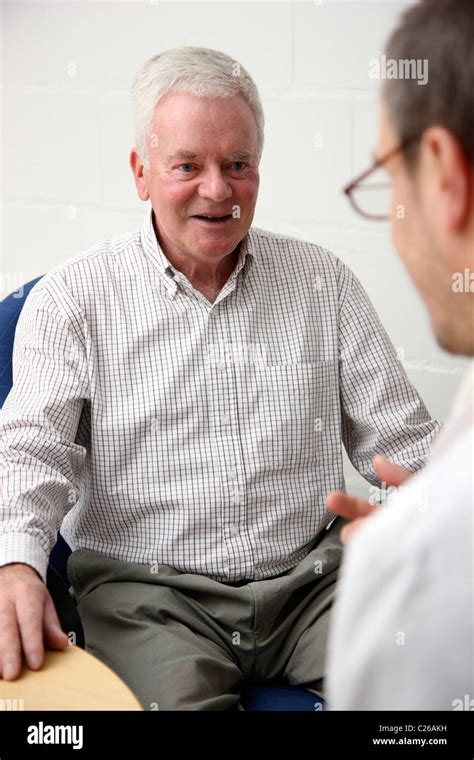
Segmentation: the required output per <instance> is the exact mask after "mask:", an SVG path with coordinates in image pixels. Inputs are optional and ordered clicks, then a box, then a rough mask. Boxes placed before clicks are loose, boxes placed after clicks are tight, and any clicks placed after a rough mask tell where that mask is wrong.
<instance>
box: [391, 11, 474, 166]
mask: <svg viewBox="0 0 474 760" xmlns="http://www.w3.org/2000/svg"><path fill="white" fill-rule="evenodd" d="M385 54H386V56H387V60H388V59H395V60H396V61H400V60H406V59H421V60H425V59H426V60H427V61H428V81H427V83H426V84H418V82H417V80H416V79H386V80H384V82H383V89H382V97H383V99H384V102H385V104H386V106H387V110H388V114H389V118H390V119H391V122H392V124H393V126H394V128H395V130H396V132H397V134H398V137H399V139H400V140H405V139H409V138H416V137H417V136H421V135H422V133H423V131H424V130H425V129H426V128H427V127H429V126H431V125H435V124H437V125H439V126H442V127H445V128H446V129H448V130H449V131H450V132H452V133H453V134H454V135H455V136H456V137H457V139H458V141H459V143H460V145H461V146H462V148H463V150H464V153H465V154H466V156H467V157H468V158H469V160H470V161H471V162H473V163H474V0H421V2H420V3H419V4H418V5H416V6H414V7H411V8H409V9H408V10H407V11H405V13H404V14H403V16H402V18H401V21H400V24H399V26H398V27H397V28H396V29H395V31H394V32H393V33H392V34H391V36H390V38H389V40H388V42H387V45H386V50H385ZM417 147H418V143H417V142H415V143H414V144H413V145H412V147H411V149H410V148H408V149H407V150H406V152H405V158H406V160H407V163H409V164H412V163H414V161H415V160H416V155H417Z"/></svg>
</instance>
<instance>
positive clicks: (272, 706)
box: [0, 277, 326, 712]
mask: <svg viewBox="0 0 474 760" xmlns="http://www.w3.org/2000/svg"><path fill="white" fill-rule="evenodd" d="M40 279H41V277H36V278H35V279H34V280H30V282H28V283H26V285H24V286H23V287H22V288H21V289H19V290H18V291H15V292H14V293H11V294H10V295H9V296H7V298H5V299H4V300H3V301H1V302H0V408H1V407H2V406H3V404H4V402H5V399H6V397H7V396H8V394H9V392H10V390H11V387H12V385H13V376H12V353H13V342H14V338H15V328H16V323H17V321H18V317H19V316H20V311H21V309H22V306H23V304H24V303H25V300H26V298H27V296H28V293H29V292H30V290H31V289H32V287H33V286H34V285H35V284H36V283H37V282H38V280H40ZM70 553H71V549H70V547H69V546H68V544H67V543H66V541H65V540H64V539H63V537H62V536H61V533H60V532H58V535H57V542H56V544H55V546H54V548H53V550H52V552H51V555H50V558H49V566H48V574H47V586H48V589H49V591H50V593H51V596H52V598H53V600H54V603H55V605H56V609H57V611H58V616H59V619H60V621H61V625H62V628H63V630H65V631H68V632H71V631H73V632H74V633H75V637H76V645H78V646H82V647H83V648H84V633H83V630H82V625H81V622H80V618H79V615H78V613H77V610H76V607H75V605H74V602H73V600H72V598H71V597H70V595H69V592H68V588H69V586H70V583H69V579H68V576H67V559H68V557H69V555H70ZM240 701H241V704H242V706H243V708H244V709H245V710H248V711H265V712H271V711H285V712H286V711H306V712H309V711H311V712H313V711H315V710H316V711H319V710H321V709H324V708H325V707H326V703H325V702H324V701H323V700H321V699H320V698H319V697H317V696H316V695H315V694H313V693H312V692H310V691H308V690H307V689H303V688H301V687H299V686H289V685H288V684H285V683H272V684H271V685H269V684H250V685H246V686H244V687H243V689H242V692H241V699H240Z"/></svg>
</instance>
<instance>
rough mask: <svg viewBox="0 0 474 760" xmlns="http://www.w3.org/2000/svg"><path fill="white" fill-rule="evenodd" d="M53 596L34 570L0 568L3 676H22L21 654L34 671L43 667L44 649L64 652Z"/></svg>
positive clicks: (0, 660) (19, 565) (64, 640)
mask: <svg viewBox="0 0 474 760" xmlns="http://www.w3.org/2000/svg"><path fill="white" fill-rule="evenodd" d="M67 643H68V637H67V635H66V634H65V633H64V631H63V630H62V629H61V626H60V624H59V619H58V616H57V613H56V609H55V607H54V603H53V600H52V599H51V596H50V593H49V591H48V589H47V588H46V586H45V584H44V583H43V581H42V579H41V578H40V576H39V575H38V573H37V572H36V570H33V568H32V567H30V566H29V565H25V564H22V563H14V564H10V565H4V566H3V567H0V677H1V678H4V679H5V680H6V681H13V680H14V679H15V678H17V677H18V676H19V675H20V673H21V668H22V653H23V652H24V654H25V657H26V662H27V665H28V667H29V668H31V669H32V670H38V669H39V668H40V667H41V665H42V664H43V657H44V646H49V647H50V648H52V649H64V648H65V647H66V646H67Z"/></svg>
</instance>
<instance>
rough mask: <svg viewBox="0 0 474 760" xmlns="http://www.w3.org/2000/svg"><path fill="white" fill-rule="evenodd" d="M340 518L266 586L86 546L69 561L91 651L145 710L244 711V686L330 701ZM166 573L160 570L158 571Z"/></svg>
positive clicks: (269, 579)
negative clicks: (327, 680)
mask: <svg viewBox="0 0 474 760" xmlns="http://www.w3.org/2000/svg"><path fill="white" fill-rule="evenodd" d="M342 524H343V521H342V520H341V519H340V518H338V519H337V520H336V521H335V522H334V523H333V524H332V525H331V526H330V528H329V530H326V531H323V532H322V534H321V535H320V536H319V537H318V541H317V544H316V545H315V547H314V548H313V549H312V550H311V551H310V552H309V554H308V555H307V556H306V557H305V558H304V559H303V560H302V561H301V562H300V563H299V564H298V565H296V567H293V568H292V569H291V570H288V571H287V572H285V573H283V574H281V575H279V576H276V577H273V578H268V579H264V580H258V581H239V582H236V583H223V582H219V581H215V580H211V579H210V578H208V577H205V576H201V575H195V574H193V573H182V572H179V571H177V570H175V569H174V568H172V567H169V566H167V565H160V566H159V567H158V568H154V570H155V572H152V569H151V568H150V566H148V565H143V564H138V563H128V562H122V561H120V560H115V559H110V558H108V557H106V556H103V555H101V554H98V553H96V552H93V551H90V550H88V549H78V550H77V551H74V552H72V554H71V555H70V557H69V560H68V575H69V579H70V583H71V589H70V593H71V595H72V597H73V598H74V600H75V601H76V604H77V608H78V612H79V615H80V617H81V620H82V624H83V627H84V634H85V643H86V650H88V651H90V652H91V653H92V654H94V655H95V656H96V657H98V658H99V659H100V660H102V661H103V662H105V663H106V664H107V665H109V666H110V667H111V668H112V670H114V671H115V672H116V673H117V674H118V675H119V676H120V677H121V678H122V679H123V680H124V681H125V683H127V684H128V686H129V687H130V689H131V690H132V691H133V692H134V693H135V694H136V696H137V698H138V699H139V701H140V702H141V704H142V706H143V708H144V709H145V710H157V709H158V710H236V709H242V708H241V706H240V703H239V698H240V690H241V687H242V685H243V683H247V684H248V683H255V682H257V683H262V682H265V681H270V682H271V681H272V680H278V681H280V682H282V681H285V682H287V683H289V684H293V685H296V684H297V685H302V686H305V687H306V688H308V689H309V690H311V691H313V692H314V693H315V694H317V695H319V696H321V697H323V698H324V677H325V654H326V641H327V634H328V621H329V616H330V610H331V604H332V601H333V597H334V591H335V587H336V580H337V576H338V571H339V565H340V561H341V554H342V546H341V543H340V540H339V532H340V529H341V526H342ZM156 570H158V572H156Z"/></svg>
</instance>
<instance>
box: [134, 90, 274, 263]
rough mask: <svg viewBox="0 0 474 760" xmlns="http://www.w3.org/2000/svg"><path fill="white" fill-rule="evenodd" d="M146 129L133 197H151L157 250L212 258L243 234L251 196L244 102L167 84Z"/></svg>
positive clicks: (252, 141) (251, 135) (255, 182)
mask: <svg viewBox="0 0 474 760" xmlns="http://www.w3.org/2000/svg"><path fill="white" fill-rule="evenodd" d="M151 133H152V135H151V140H150V143H151V145H150V148H149V157H150V162H149V166H148V167H147V168H145V167H144V168H143V180H142V185H141V187H139V183H138V182H137V176H136V171H135V170H134V173H135V181H136V182H137V188H138V190H139V195H140V197H141V198H142V199H143V200H147V199H148V198H150V199H151V203H152V206H153V210H154V212H155V222H156V225H157V233H158V237H159V241H160V244H161V245H162V247H163V250H164V252H165V254H166V255H167V256H168V258H170V257H172V256H173V255H176V256H178V257H181V258H182V257H183V255H184V256H185V257H186V258H187V259H188V260H189V259H192V261H193V263H195V264H196V265H197V266H199V264H200V263H201V264H207V265H208V264H212V263H216V264H217V263H218V262H219V261H220V260H222V259H223V258H224V257H225V256H227V255H228V254H229V253H231V252H232V251H233V250H234V249H235V248H236V246H237V245H238V244H239V242H240V241H241V240H242V239H243V238H244V237H245V235H246V234H247V232H248V230H249V227H250V225H251V223H252V219H253V215H254V210H255V204H256V201H257V193H258V186H259V174H258V154H257V148H258V143H257V128H256V123H255V118H254V116H253V113H252V111H251V109H250V107H249V105H248V104H247V102H246V101H245V100H244V98H243V97H242V96H240V95H235V96H232V97H229V98H198V97H195V96H193V95H190V94H188V93H179V92H170V93H168V94H166V95H165V96H164V97H163V98H161V100H160V101H159V103H158V105H157V107H156V109H155V115H154V123H153V125H152V129H151ZM204 215H212V216H214V217H225V218H224V219H223V220H222V221H209V220H206V219H203V218H202V217H203V216H204Z"/></svg>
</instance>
